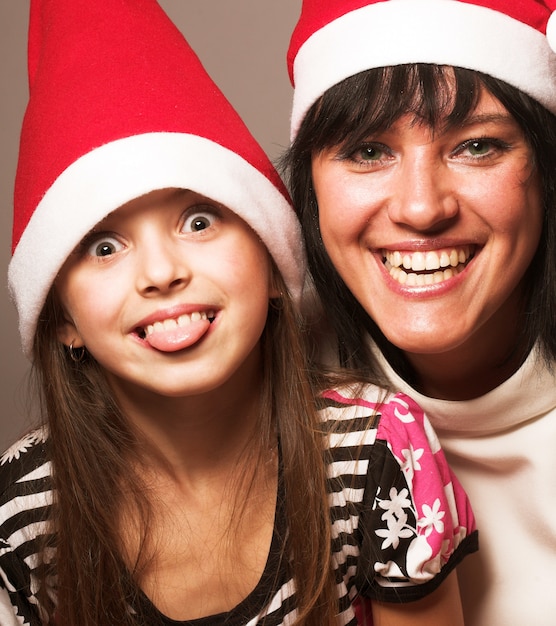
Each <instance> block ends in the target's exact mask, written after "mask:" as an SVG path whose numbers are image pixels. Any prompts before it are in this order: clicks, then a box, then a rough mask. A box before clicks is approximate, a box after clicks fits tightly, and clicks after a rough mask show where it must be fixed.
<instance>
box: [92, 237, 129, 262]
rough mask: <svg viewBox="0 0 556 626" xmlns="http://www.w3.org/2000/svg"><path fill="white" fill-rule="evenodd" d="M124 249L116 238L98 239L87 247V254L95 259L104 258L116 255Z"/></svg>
mask: <svg viewBox="0 0 556 626" xmlns="http://www.w3.org/2000/svg"><path fill="white" fill-rule="evenodd" d="M122 249H123V245H122V244H121V243H120V242H119V241H118V240H117V239H116V238H115V237H102V238H97V239H95V240H94V241H93V242H91V241H90V242H89V244H88V245H87V254H89V255H90V256H95V257H104V256H110V255H111V254H115V253H116V252H119V251H120V250H122Z"/></svg>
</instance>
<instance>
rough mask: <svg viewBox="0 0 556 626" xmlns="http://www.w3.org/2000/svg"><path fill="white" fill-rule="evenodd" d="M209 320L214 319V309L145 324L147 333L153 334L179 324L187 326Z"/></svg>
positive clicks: (171, 328)
mask: <svg viewBox="0 0 556 626" xmlns="http://www.w3.org/2000/svg"><path fill="white" fill-rule="evenodd" d="M207 319H208V320H209V321H212V320H213V319H214V313H213V312H212V311H209V312H206V311H195V312H194V313H191V314H184V315H180V316H179V317H177V318H171V319H167V320H163V321H161V322H155V323H154V324H149V325H148V326H145V334H146V335H152V334H153V333H156V332H161V331H164V330H173V329H174V328H177V327H178V326H187V325H188V324H191V323H192V322H199V321H200V320H207Z"/></svg>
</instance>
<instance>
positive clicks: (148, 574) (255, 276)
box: [0, 0, 476, 626]
mask: <svg viewBox="0 0 556 626" xmlns="http://www.w3.org/2000/svg"><path fill="white" fill-rule="evenodd" d="M29 70H30V84H31V90H30V93H31V96H30V103H29V108H28V110H27V114H26V117H25V120H24V126H23V131H22V138H21V150H20V161H19V168H18V176H17V181H16V195H15V220H14V254H13V258H12V262H11V265H10V270H9V280H10V287H11V289H12V293H13V295H14V298H15V301H16V305H17V308H18V313H19V317H20V331H21V337H22V343H23V348H24V351H25V352H26V353H27V354H28V355H29V357H30V358H31V359H32V360H33V364H34V368H35V373H36V377H37V381H38V384H39V386H40V392H41V398H42V401H43V409H44V415H45V423H44V425H43V426H42V427H41V428H39V429H37V430H35V431H33V432H31V433H30V434H28V435H27V436H26V437H24V438H23V439H22V440H20V441H19V442H18V443H17V444H16V445H15V446H13V447H12V448H11V449H10V450H8V451H7V452H6V453H5V454H4V456H3V457H2V459H1V462H0V465H1V470H0V497H1V503H0V529H1V533H2V535H1V537H2V543H1V546H0V573H1V578H0V580H1V581H2V586H1V594H0V621H1V623H2V625H3V626H11V625H14V624H26V625H33V626H35V625H39V624H44V623H55V624H56V625H57V626H75V625H76V624H79V625H80V626H98V625H100V624H102V625H105V624H106V625H114V624H118V625H125V624H129V625H132V624H145V625H146V624H149V625H151V624H166V625H169V624H195V625H196V626H206V625H208V624H211V625H212V624H232V625H247V624H249V625H255V624H266V625H271V624H307V625H312V626H323V625H324V626H326V625H330V626H332V625H333V624H351V625H353V624H355V623H356V621H355V617H354V613H353V609H352V607H351V601H352V600H353V599H354V598H355V597H356V596H357V594H361V595H364V596H366V597H370V598H375V599H376V600H377V602H376V605H375V606H376V616H377V620H378V621H377V623H378V624H383V623H384V624H386V623H391V622H389V621H388V620H390V619H391V618H396V619H397V620H399V621H396V623H397V624H404V623H406V622H407V623H408V622H409V620H410V619H411V620H412V623H417V622H416V621H415V620H413V615H412V614H413V613H414V614H415V616H417V617H418V618H419V619H420V623H423V624H425V623H426V624H435V623H438V624H443V623H444V624H445V623H446V622H447V620H448V619H450V620H451V622H452V623H455V624H457V623H461V611H460V606H459V596H458V593H457V589H456V587H455V579H454V574H453V569H454V567H455V565H456V564H457V563H458V562H459V560H460V559H461V558H463V556H465V554H466V553H468V552H470V551H472V550H474V549H475V541H476V531H475V529H474V521H473V515H472V513H471V511H470V510H469V506H468V503H467V500H466V498H465V495H464V494H463V492H462V491H461V489H460V488H459V486H458V484H457V482H455V480H454V479H453V477H452V476H451V474H450V472H449V469H448V467H447V465H446V463H445V460H444V457H443V455H442V453H441V452H440V451H439V449H438V446H437V443H436V439H435V437H434V435H433V434H432V433H431V432H430V429H429V428H428V425H427V422H426V419H425V417H424V415H423V413H422V411H421V410H420V409H419V407H418V406H417V405H416V404H415V403H414V402H412V401H411V400H410V399H409V398H408V397H406V396H403V395H401V394H399V395H388V396H387V395H386V394H385V393H384V392H382V391H381V390H380V389H379V388H377V387H368V388H363V386H362V385H355V383H356V382H357V381H352V383H353V384H352V386H351V387H349V386H347V385H345V384H344V386H343V387H341V388H338V389H337V390H336V391H326V392H324V393H323V394H322V397H321V398H320V399H319V402H320V404H321V406H322V408H321V412H320V414H319V413H318V412H317V411H316V410H315V402H314V388H313V384H316V381H317V377H316V376H314V377H311V378H310V377H309V373H308V365H307V361H306V359H305V356H304V346H303V343H302V341H301V339H300V334H299V327H298V319H297V315H298V314H297V313H296V312H295V309H296V307H297V306H299V304H300V301H301V297H302V291H303V283H304V280H305V275H304V260H303V252H302V247H301V243H300V231H299V225H298V223H297V221H296V218H295V215H294V213H293V211H292V209H291V207H290V205H289V203H288V201H287V199H286V195H285V194H284V192H283V189H282V186H281V183H280V180H279V178H278V177H277V175H276V173H275V171H274V170H273V169H272V167H271V165H270V164H269V162H268V160H267V159H266V158H265V157H264V155H263V153H262V152H261V150H260V148H259V147H258V145H257V144H256V143H255V141H254V140H253V138H252V137H251V136H250V135H249V133H248V132H247V130H246V128H245V127H244V126H243V125H242V123H241V122H240V120H239V119H238V117H237V115H236V114H235V112H234V111H233V110H232V108H231V107H230V105H229V104H228V103H227V102H226V101H225V99H224V97H223V96H222V94H220V92H219V91H218V90H217V89H216V87H215V86H214V84H213V83H212V82H211V81H210V79H209V78H208V76H207V75H206V74H205V72H204V70H203V68H202V67H201V65H200V64H199V61H198V59H197V58H196V57H195V56H194V54H193V53H192V51H191V49H190V48H189V47H188V46H187V44H186V42H185V41H184V40H183V38H182V37H181V35H180V33H179V32H178V31H177V30H176V29H175V28H174V27H173V25H172V24H171V23H170V22H169V21H168V19H167V17H166V16H165V14H164V13H163V12H162V11H161V10H160V8H159V7H158V5H157V4H156V2H154V1H153V0H127V1H122V0H105V1H103V2H102V3H91V2H88V1H85V0H80V1H77V0H38V1H36V2H33V3H32V5H31V22H30V42H29ZM312 379H314V380H312ZM355 389H358V390H359V393H358V394H355V393H354V390H355ZM444 580H445V582H442V581H444ZM441 583H442V584H441ZM429 594H430V595H429ZM425 596H427V597H425ZM408 600H415V602H414V603H413V604H412V605H411V606H412V608H411V609H404V608H403V605H400V607H401V608H400V609H397V608H396V607H397V606H398V605H397V604H393V603H392V602H390V601H397V602H405V601H408Z"/></svg>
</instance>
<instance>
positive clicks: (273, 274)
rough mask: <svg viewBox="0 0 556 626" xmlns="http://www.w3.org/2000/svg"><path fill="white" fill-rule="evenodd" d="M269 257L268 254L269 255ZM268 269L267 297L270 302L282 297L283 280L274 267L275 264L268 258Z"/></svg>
mask: <svg viewBox="0 0 556 626" xmlns="http://www.w3.org/2000/svg"><path fill="white" fill-rule="evenodd" d="M269 257H270V254H269ZM269 265H270V268H269V277H268V297H269V299H270V300H272V299H274V298H281V297H282V296H283V295H284V289H285V288H286V287H285V284H284V279H283V278H282V275H281V274H280V270H279V269H278V268H277V267H276V264H275V263H274V261H273V260H272V257H270V264H269Z"/></svg>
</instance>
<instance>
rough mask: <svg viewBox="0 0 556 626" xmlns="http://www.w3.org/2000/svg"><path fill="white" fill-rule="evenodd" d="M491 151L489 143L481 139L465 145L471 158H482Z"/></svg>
mask: <svg viewBox="0 0 556 626" xmlns="http://www.w3.org/2000/svg"><path fill="white" fill-rule="evenodd" d="M491 149H492V144H491V143H490V142H489V141H483V140H482V139H476V140H473V141H470V142H469V143H468V144H467V150H468V151H469V153H470V154H471V155H472V156H482V155H484V154H488V153H489V152H490V150H491Z"/></svg>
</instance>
